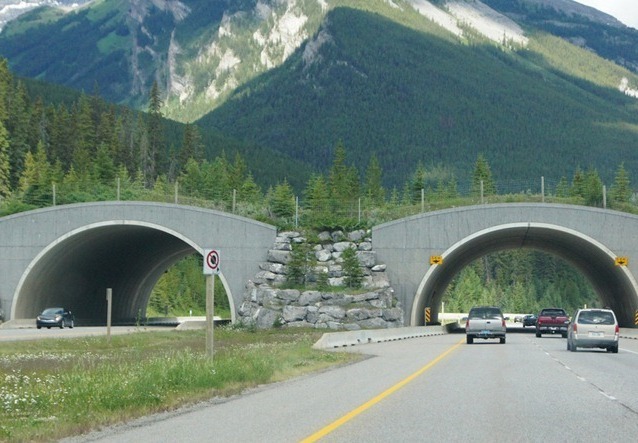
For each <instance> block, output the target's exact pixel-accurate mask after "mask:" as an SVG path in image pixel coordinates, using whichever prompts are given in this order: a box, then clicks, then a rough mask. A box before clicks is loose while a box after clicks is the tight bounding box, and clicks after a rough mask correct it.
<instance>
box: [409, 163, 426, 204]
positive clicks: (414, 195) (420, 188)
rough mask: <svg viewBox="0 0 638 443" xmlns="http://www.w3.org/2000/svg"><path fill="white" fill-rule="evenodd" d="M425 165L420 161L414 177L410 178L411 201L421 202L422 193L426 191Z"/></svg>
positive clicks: (412, 202) (413, 202)
mask: <svg viewBox="0 0 638 443" xmlns="http://www.w3.org/2000/svg"><path fill="white" fill-rule="evenodd" d="M425 177H426V173H425V166H423V163H421V162H419V163H418V164H417V166H416V170H415V171H414V174H412V179H411V180H410V203H411V204H418V203H421V195H422V194H423V193H424V191H425Z"/></svg>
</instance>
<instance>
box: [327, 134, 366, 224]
mask: <svg viewBox="0 0 638 443" xmlns="http://www.w3.org/2000/svg"><path fill="white" fill-rule="evenodd" d="M328 189H329V191H330V200H331V205H332V208H333V210H334V211H335V212H337V213H339V214H345V211H346V210H347V209H348V208H349V207H351V205H352V203H353V202H355V201H357V199H358V198H359V176H358V173H357V170H356V168H354V167H351V168H350V167H348V165H347V164H346V149H345V146H344V145H343V142H341V141H340V142H339V143H338V144H337V147H336V148H335V158H334V161H333V163H332V167H331V168H330V173H329V175H328Z"/></svg>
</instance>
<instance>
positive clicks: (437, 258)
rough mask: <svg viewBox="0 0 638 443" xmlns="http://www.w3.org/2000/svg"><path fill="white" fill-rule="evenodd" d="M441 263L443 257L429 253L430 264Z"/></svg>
mask: <svg viewBox="0 0 638 443" xmlns="http://www.w3.org/2000/svg"><path fill="white" fill-rule="evenodd" d="M442 263H443V257H441V256H440V255H431V256H430V264H431V265H440V264H442Z"/></svg>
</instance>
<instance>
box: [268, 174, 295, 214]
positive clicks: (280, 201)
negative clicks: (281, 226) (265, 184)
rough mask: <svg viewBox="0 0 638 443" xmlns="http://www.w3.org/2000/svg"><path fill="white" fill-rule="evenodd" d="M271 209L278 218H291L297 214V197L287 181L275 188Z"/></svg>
mask: <svg viewBox="0 0 638 443" xmlns="http://www.w3.org/2000/svg"><path fill="white" fill-rule="evenodd" d="M270 207H271V209H272V212H273V214H274V215H275V216H277V217H282V218H290V217H292V216H293V215H294V214H295V196H294V195H293V192H292V188H291V187H290V185H289V184H288V181H287V180H286V179H284V181H283V183H279V184H278V185H277V186H275V189H274V191H273V195H272V200H271V201H270Z"/></svg>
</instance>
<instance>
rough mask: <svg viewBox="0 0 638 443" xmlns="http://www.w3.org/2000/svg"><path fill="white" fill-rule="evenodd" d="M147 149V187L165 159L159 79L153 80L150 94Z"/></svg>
mask: <svg viewBox="0 0 638 443" xmlns="http://www.w3.org/2000/svg"><path fill="white" fill-rule="evenodd" d="M146 135H147V141H148V145H147V151H146V153H145V154H146V155H143V156H142V161H143V162H144V163H143V168H142V169H143V171H144V180H145V184H146V186H147V187H149V188H150V187H152V185H153V182H154V180H155V178H156V177H157V175H158V174H159V171H160V170H161V168H162V166H164V163H166V162H165V161H164V160H165V155H163V154H165V146H164V144H165V141H164V123H163V120H162V97H161V93H160V89H159V86H158V84H157V81H154V82H153V86H152V87H151V92H150V95H149V104H148V116H147V122H146Z"/></svg>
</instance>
